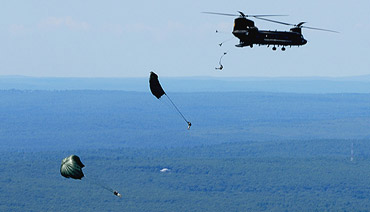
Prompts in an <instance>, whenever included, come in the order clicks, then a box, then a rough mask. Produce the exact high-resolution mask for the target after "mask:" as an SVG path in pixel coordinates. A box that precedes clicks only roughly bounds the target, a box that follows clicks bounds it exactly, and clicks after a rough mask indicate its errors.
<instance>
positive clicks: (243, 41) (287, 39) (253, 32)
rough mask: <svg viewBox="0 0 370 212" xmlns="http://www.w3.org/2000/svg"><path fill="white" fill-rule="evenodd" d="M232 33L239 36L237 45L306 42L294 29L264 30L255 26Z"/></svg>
mask: <svg viewBox="0 0 370 212" xmlns="http://www.w3.org/2000/svg"><path fill="white" fill-rule="evenodd" d="M233 35H234V36H235V37H237V38H239V40H240V43H239V44H237V45H236V46H237V47H244V46H250V47H253V45H254V44H256V45H268V46H269V45H272V46H302V45H305V44H306V43H307V40H306V39H304V38H303V35H302V34H301V33H300V32H295V31H266V30H258V29H257V28H255V27H254V28H252V29H244V30H234V31H233Z"/></svg>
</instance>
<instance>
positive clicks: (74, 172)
mask: <svg viewBox="0 0 370 212" xmlns="http://www.w3.org/2000/svg"><path fill="white" fill-rule="evenodd" d="M83 167H85V165H84V164H83V163H82V162H81V160H80V158H79V157H78V156H77V155H71V156H69V157H66V158H64V159H63V160H62V164H61V165H60V174H61V175H62V176H63V177H65V178H72V179H76V180H81V179H82V178H83V177H84V176H85V175H84V173H83V172H82V168H83ZM92 183H93V184H95V185H98V186H100V187H101V188H103V189H105V190H108V191H110V192H112V193H113V194H114V195H116V196H117V197H122V195H121V194H120V193H118V191H115V190H113V189H111V188H109V187H106V186H104V185H101V184H100V183H97V182H92Z"/></svg>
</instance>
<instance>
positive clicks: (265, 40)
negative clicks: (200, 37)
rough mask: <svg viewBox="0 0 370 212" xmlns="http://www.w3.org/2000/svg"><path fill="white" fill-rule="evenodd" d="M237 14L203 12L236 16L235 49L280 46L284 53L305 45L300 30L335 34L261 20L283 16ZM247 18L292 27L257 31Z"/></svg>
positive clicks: (301, 24)
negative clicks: (288, 49) (236, 42)
mask: <svg viewBox="0 0 370 212" xmlns="http://www.w3.org/2000/svg"><path fill="white" fill-rule="evenodd" d="M238 12H239V14H227V13H215V12H203V13H206V14H213V15H225V16H237V18H236V19H235V20H234V29H233V32H232V33H233V35H234V36H235V37H237V38H238V39H239V40H240V42H239V44H237V45H235V46H236V47H244V46H250V47H251V48H252V47H253V45H254V44H256V45H267V47H269V46H270V45H271V46H273V47H272V50H274V51H275V50H276V46H278V47H279V46H282V48H281V50H282V51H285V47H286V46H290V47H291V46H302V45H305V44H306V43H307V40H306V39H304V37H303V35H302V28H306V29H314V30H321V31H327V32H335V33H338V32H337V31H333V30H328V29H320V28H314V27H308V26H303V24H304V23H306V22H301V23H299V24H290V23H285V22H281V21H275V20H271V19H267V18H263V17H266V16H283V15H245V14H244V13H243V12H240V11H238ZM247 17H253V18H256V19H260V20H264V21H270V22H273V23H278V24H283V25H288V26H293V27H292V28H291V29H290V31H270V30H259V29H258V28H257V27H256V26H255V25H254V22H253V21H252V20H249V19H247Z"/></svg>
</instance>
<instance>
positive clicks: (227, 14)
mask: <svg viewBox="0 0 370 212" xmlns="http://www.w3.org/2000/svg"><path fill="white" fill-rule="evenodd" d="M202 13H205V14H212V15H226V16H234V17H235V16H240V15H238V14H229V13H214V12H202Z"/></svg>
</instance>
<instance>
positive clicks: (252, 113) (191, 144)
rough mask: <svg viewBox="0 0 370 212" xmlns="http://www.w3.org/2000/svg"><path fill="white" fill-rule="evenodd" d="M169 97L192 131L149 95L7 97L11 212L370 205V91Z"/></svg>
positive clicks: (14, 93) (2, 133)
mask: <svg viewBox="0 0 370 212" xmlns="http://www.w3.org/2000/svg"><path fill="white" fill-rule="evenodd" d="M169 95H171V98H172V99H173V100H174V101H175V102H176V104H177V105H178V106H179V108H180V109H181V110H182V112H183V113H184V114H185V115H186V116H187V118H188V119H189V120H190V121H191V122H192V123H193V126H192V129H191V130H187V129H186V128H187V126H186V123H184V121H183V120H182V119H181V117H180V116H179V115H178V114H177V113H176V111H174V110H173V108H171V107H169V106H168V105H167V104H166V102H163V101H160V100H157V99H155V98H154V97H153V96H151V94H150V93H149V92H124V91H96V90H75V91H73V90H71V91H41V90H36V91H34V90H32V91H31V90H2V91H0V99H1V104H0V118H1V122H0V152H1V154H0V160H1V161H2V163H1V165H0V211H366V210H368V208H370V203H369V201H368V199H369V198H370V186H369V185H370V178H369V177H368V176H370V166H369V164H370V163H369V162H370V151H369V150H370V133H369V130H368V129H369V127H370V120H369V119H370V118H369V117H370V110H369V109H368V108H369V105H370V98H369V97H370V94H292V93H264V92H222V93H220V92H198V93H169ZM352 146H353V149H352ZM351 150H353V157H354V160H353V161H351V160H350V158H351ZM71 154H76V155H78V156H80V158H81V160H82V162H83V163H84V164H85V165H86V167H85V168H84V169H83V171H84V173H85V176H86V178H83V179H82V180H81V181H80V180H73V179H66V178H63V177H62V176H61V175H60V173H59V168H60V163H61V160H62V159H63V158H65V157H67V156H69V155H71ZM162 168H168V169H170V172H167V173H161V172H160V170H161V169H162ZM96 182H99V183H100V184H103V185H105V186H108V187H111V188H113V189H116V190H118V191H120V193H122V194H123V198H122V199H119V198H117V197H116V196H114V195H113V194H112V193H110V192H108V191H107V190H104V189H102V188H100V187H99V186H96V185H95V184H94V183H96Z"/></svg>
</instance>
